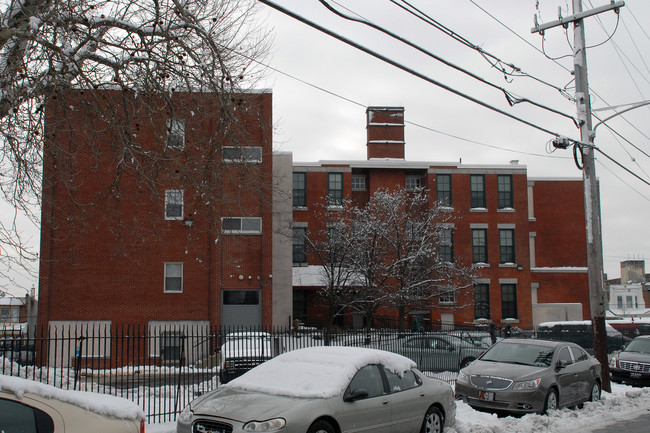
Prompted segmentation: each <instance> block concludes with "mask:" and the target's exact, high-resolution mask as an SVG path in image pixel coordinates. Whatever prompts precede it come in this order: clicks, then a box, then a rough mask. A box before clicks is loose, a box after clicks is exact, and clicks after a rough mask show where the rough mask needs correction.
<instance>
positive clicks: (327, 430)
mask: <svg viewBox="0 0 650 433" xmlns="http://www.w3.org/2000/svg"><path fill="white" fill-rule="evenodd" d="M307 433H336V432H335V430H334V427H332V424H330V423H328V422H327V421H324V420H322V419H319V420H318V421H316V422H314V423H313V424H312V425H310V426H309V430H307Z"/></svg>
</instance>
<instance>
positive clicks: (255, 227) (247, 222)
mask: <svg viewBox="0 0 650 433" xmlns="http://www.w3.org/2000/svg"><path fill="white" fill-rule="evenodd" d="M221 232H222V233H224V234H229V235H236V234H249V235H259V234H261V233H262V218H259V217H227V218H221Z"/></svg>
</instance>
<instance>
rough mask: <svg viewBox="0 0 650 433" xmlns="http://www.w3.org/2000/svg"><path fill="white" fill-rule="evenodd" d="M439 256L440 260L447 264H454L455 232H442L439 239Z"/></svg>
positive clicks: (450, 230) (444, 230)
mask: <svg viewBox="0 0 650 433" xmlns="http://www.w3.org/2000/svg"><path fill="white" fill-rule="evenodd" d="M438 254H440V260H442V261H443V262H447V263H454V232H453V230H452V229H450V228H444V229H441V230H440V238H439V239H438Z"/></svg>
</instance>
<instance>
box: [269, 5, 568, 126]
mask: <svg viewBox="0 0 650 433" xmlns="http://www.w3.org/2000/svg"><path fill="white" fill-rule="evenodd" d="M259 1H260V2H261V3H264V4H266V5H267V6H270V7H272V8H274V9H276V10H277V11H279V12H282V13H284V14H285V15H287V16H290V17H291V18H294V19H296V20H298V21H300V22H302V23H303V24H307V25H308V26H310V27H312V28H314V29H316V30H318V31H320V32H322V33H325V34H326V35H328V36H331V37H333V38H335V39H338V40H339V41H341V42H344V43H346V44H348V45H350V46H351V47H354V48H357V49H358V50H361V51H363V52H365V53H367V54H370V55H371V56H373V57H375V58H377V59H379V60H381V61H383V62H385V63H388V64H390V65H392V66H395V67H397V68H399V69H401V70H403V71H405V72H408V73H410V74H411V75H414V76H416V77H418V78H420V79H422V80H424V81H427V82H429V83H431V84H433V85H435V86H438V87H440V88H442V89H444V90H447V91H448V92H450V93H453V94H455V95H457V96H460V97H461V98H464V99H467V100H468V101H471V102H474V103H475V104H478V105H480V106H482V107H485V108H487V109H489V110H492V111H494V112H497V113H499V114H502V115H504V116H506V117H509V118H511V119H513V120H516V121H518V122H520V123H523V124H525V125H528V126H530V127H532V128H534V129H537V130H539V131H542V132H545V133H547V134H550V135H553V136H556V137H558V136H559V135H560V134H559V133H557V132H554V131H551V130H549V129H547V128H544V127H542V126H540V125H537V124H535V123H533V122H530V121H528V120H525V119H522V118H520V117H517V116H515V115H513V114H510V113H508V112H506V111H504V110H501V109H500V108H497V107H494V106H492V105H490V104H488V103H486V102H484V101H481V100H479V99H477V98H474V97H473V96H470V95H468V94H466V93H463V92H461V91H459V90H456V89H454V88H452V87H450V86H448V85H446V84H443V83H442V82H440V81H437V80H435V79H433V78H431V77H428V76H426V75H424V74H422V73H420V72H417V71H415V70H414V69H412V68H409V67H407V66H405V65H403V64H401V63H399V62H397V61H395V60H392V59H390V58H388V57H386V56H384V55H382V54H379V53H377V52H376V51H373V50H371V49H369V48H366V47H364V46H362V45H360V44H358V43H356V42H354V41H352V40H350V39H348V38H346V37H344V36H341V35H339V34H337V33H335V32H333V31H331V30H329V29H326V28H324V27H322V26H320V25H318V24H316V23H314V22H313V21H309V20H308V19H306V18H304V17H302V16H300V15H298V14H296V13H294V12H292V11H290V10H288V9H286V8H284V7H282V6H280V5H278V4H276V3H274V2H272V1H270V0H259Z"/></svg>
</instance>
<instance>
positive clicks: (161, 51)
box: [0, 0, 269, 272]
mask: <svg viewBox="0 0 650 433" xmlns="http://www.w3.org/2000/svg"><path fill="white" fill-rule="evenodd" d="M0 5H3V6H4V10H3V11H2V12H1V15H0V136H1V139H2V146H1V149H2V150H1V152H2V153H1V154H0V158H1V165H0V170H1V172H0V175H1V180H0V188H1V190H2V194H3V198H4V201H5V202H6V203H8V204H9V205H10V207H11V208H12V209H13V218H9V217H3V221H2V222H1V225H0V242H2V246H3V247H4V249H7V248H8V249H10V251H11V253H10V254H7V252H6V251H2V253H3V254H2V256H1V257H2V258H1V260H2V261H3V262H4V263H5V264H7V265H8V266H9V267H11V263H13V264H14V265H15V264H17V263H20V262H21V261H23V260H34V259H35V258H36V255H35V254H34V253H33V251H30V250H29V249H28V248H26V245H25V243H24V239H23V237H22V233H21V232H20V231H19V229H18V225H17V224H16V223H15V221H16V219H17V218H18V216H19V215H26V216H27V217H28V218H29V219H31V220H32V221H33V222H34V223H36V224H38V219H39V215H40V214H39V208H40V206H41V205H43V203H42V197H41V183H42V176H43V172H42V169H43V167H42V161H43V156H44V153H43V152H44V144H45V142H46V140H50V141H54V140H52V138H53V137H52V135H51V134H52V133H56V132H58V131H57V130H59V129H65V128H68V127H76V128H80V127H83V128H86V130H87V132H88V134H87V140H85V141H84V146H87V147H88V148H91V149H93V150H99V147H98V146H96V143H94V141H93V140H95V139H97V136H99V135H101V133H103V131H102V130H101V128H110V133H111V134H113V136H114V137H117V138H118V140H117V141H116V142H115V143H114V147H113V148H112V149H111V151H112V152H113V156H114V159H115V160H116V161H118V163H116V164H114V165H113V167H114V170H115V182H113V183H111V184H110V185H106V190H105V191H104V193H103V194H98V195H97V196H96V197H94V198H93V200H95V199H100V200H104V199H105V198H106V197H107V196H110V195H113V196H119V188H118V186H119V184H120V182H119V179H120V177H121V176H124V175H125V174H126V173H128V175H132V174H133V173H134V172H136V173H137V174H138V176H139V178H140V181H141V183H142V184H144V185H146V186H147V187H148V188H149V189H150V190H151V191H152V192H155V191H158V190H159V188H158V185H159V182H158V181H157V179H159V178H160V179H164V177H165V176H166V175H168V173H174V174H175V175H179V172H178V170H180V171H181V173H180V176H179V177H181V178H183V179H184V181H185V183H187V184H192V185H194V186H196V187H198V194H199V195H202V194H205V191H209V190H210V186H211V185H210V184H212V185H215V184H216V185H221V184H222V183H223V182H222V180H221V179H212V180H211V181H210V182H206V178H205V173H206V171H208V170H211V169H212V168H213V166H211V163H212V162H213V160H212V159H208V160H206V159H205V155H206V154H207V153H205V154H203V155H199V156H198V157H197V161H202V162H203V164H202V165H201V166H199V165H198V164H194V165H192V164H190V165H187V164H182V163H178V164H174V162H173V161H171V162H170V161H169V155H163V154H162V153H161V152H157V150H156V149H152V148H143V147H142V146H141V145H140V144H139V143H138V140H134V137H136V136H137V133H138V125H144V124H147V123H148V124H155V123H156V122H158V121H159V120H160V117H161V116H160V114H161V113H163V114H164V116H162V117H174V116H175V115H176V114H177V113H178V114H179V115H187V116H192V115H193V114H194V113H193V112H191V110H196V108H189V107H196V106H197V104H196V103H197V100H192V103H191V104H188V98H177V97H176V95H178V94H183V93H188V92H190V93H191V94H195V95H201V94H212V95H214V96H215V97H216V98H217V99H218V103H216V104H213V105H210V107H209V109H216V110H218V118H219V120H218V122H219V124H218V126H217V128H216V132H214V133H213V134H212V135H211V136H210V137H206V142H205V143H203V144H205V146H204V149H205V152H208V151H213V150H214V148H215V147H218V146H220V145H221V144H222V143H224V142H225V141H226V140H227V141H228V143H230V144H231V145H232V144H236V143H239V142H244V140H246V139H247V137H246V133H245V132H244V131H246V128H245V127H244V126H245V125H243V124H242V123H243V122H245V121H253V122H254V117H255V116H254V115H250V113H248V112H247V110H250V107H251V106H252V104H249V102H250V101H247V100H246V98H241V97H239V96H237V95H239V94H241V93H242V89H244V88H251V87H252V86H254V84H255V82H256V80H257V79H258V78H259V77H260V74H261V73H262V71H261V68H257V67H256V65H257V64H258V63H257V62H258V61H259V60H261V59H262V58H263V56H265V55H266V53H267V52H268V49H269V45H268V43H269V39H268V35H267V34H266V32H265V31H264V30H263V27H262V26H261V25H260V23H258V22H257V21H256V16H255V14H254V12H255V2H254V1H252V0H109V1H105V0H0ZM71 90H74V91H75V92H70V91H71ZM104 91H109V95H110V96H108V97H107V96H106V95H105V93H103V92H104ZM84 92H85V96H84V98H85V99H86V100H87V101H90V103H89V104H88V107H90V108H92V109H93V110H94V112H93V113H92V116H90V117H93V118H95V119H97V122H90V121H89V122H88V123H87V124H85V125H66V124H65V122H66V120H65V119H64V118H59V120H60V121H61V124H59V125H56V126H55V127H54V128H53V129H54V131H53V130H50V131H46V130H45V122H44V120H45V116H46V112H47V111H48V110H46V107H50V106H54V107H55V108H57V109H60V108H61V107H67V106H68V105H67V104H68V103H69V101H70V98H73V99H74V95H76V94H78V93H84ZM111 92H116V93H111ZM71 95H73V96H71ZM134 99H137V100H138V104H140V105H136V104H133V103H132V101H133V100H134ZM93 101H94V102H93ZM199 102H200V101H199ZM136 108H137V109H141V110H142V112H148V113H149V114H148V116H149V119H148V120H143V119H142V118H137V119H136V117H137V116H136V114H138V113H136V112H134V111H132V110H130V109H136ZM206 110H207V108H206ZM241 113H247V115H246V116H245V117H246V119H245V120H242V116H241ZM68 122H72V120H70V119H68ZM174 127H175V126H174V125H171V124H163V125H156V128H159V129H160V128H162V129H163V132H159V134H160V135H163V134H164V135H166V133H168V132H169V131H170V129H172V128H174ZM92 128H95V129H92ZM165 129H166V131H164V130H165ZM172 132H173V131H172ZM48 133H50V135H48ZM59 138H60V136H59ZM77 150H78V149H74V150H71V149H70V148H63V147H62V146H60V147H59V148H58V149H54V150H52V151H53V152H56V153H57V157H58V158H61V159H59V161H62V162H61V163H60V164H58V165H57V168H65V167H66V162H65V161H67V163H72V162H73V161H74V159H75V158H76V156H77V154H76V151H77ZM101 150H102V151H105V150H106V149H101ZM64 159H65V161H64ZM119 162H123V163H121V164H120V163H119ZM181 162H182V161H181ZM67 167H68V168H70V169H71V170H74V167H72V166H71V165H70V164H67ZM185 167H188V168H187V169H185ZM220 173H222V172H220ZM213 177H214V176H213ZM216 177H219V176H216ZM242 177H244V178H245V176H242ZM202 198H203V199H204V201H206V202H207V201H210V200H211V199H212V198H211V197H205V196H202ZM90 201H92V200H90ZM95 204H97V203H95ZM84 205H87V206H92V205H93V203H90V202H89V201H86V202H85V203H84ZM0 272H4V271H0Z"/></svg>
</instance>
